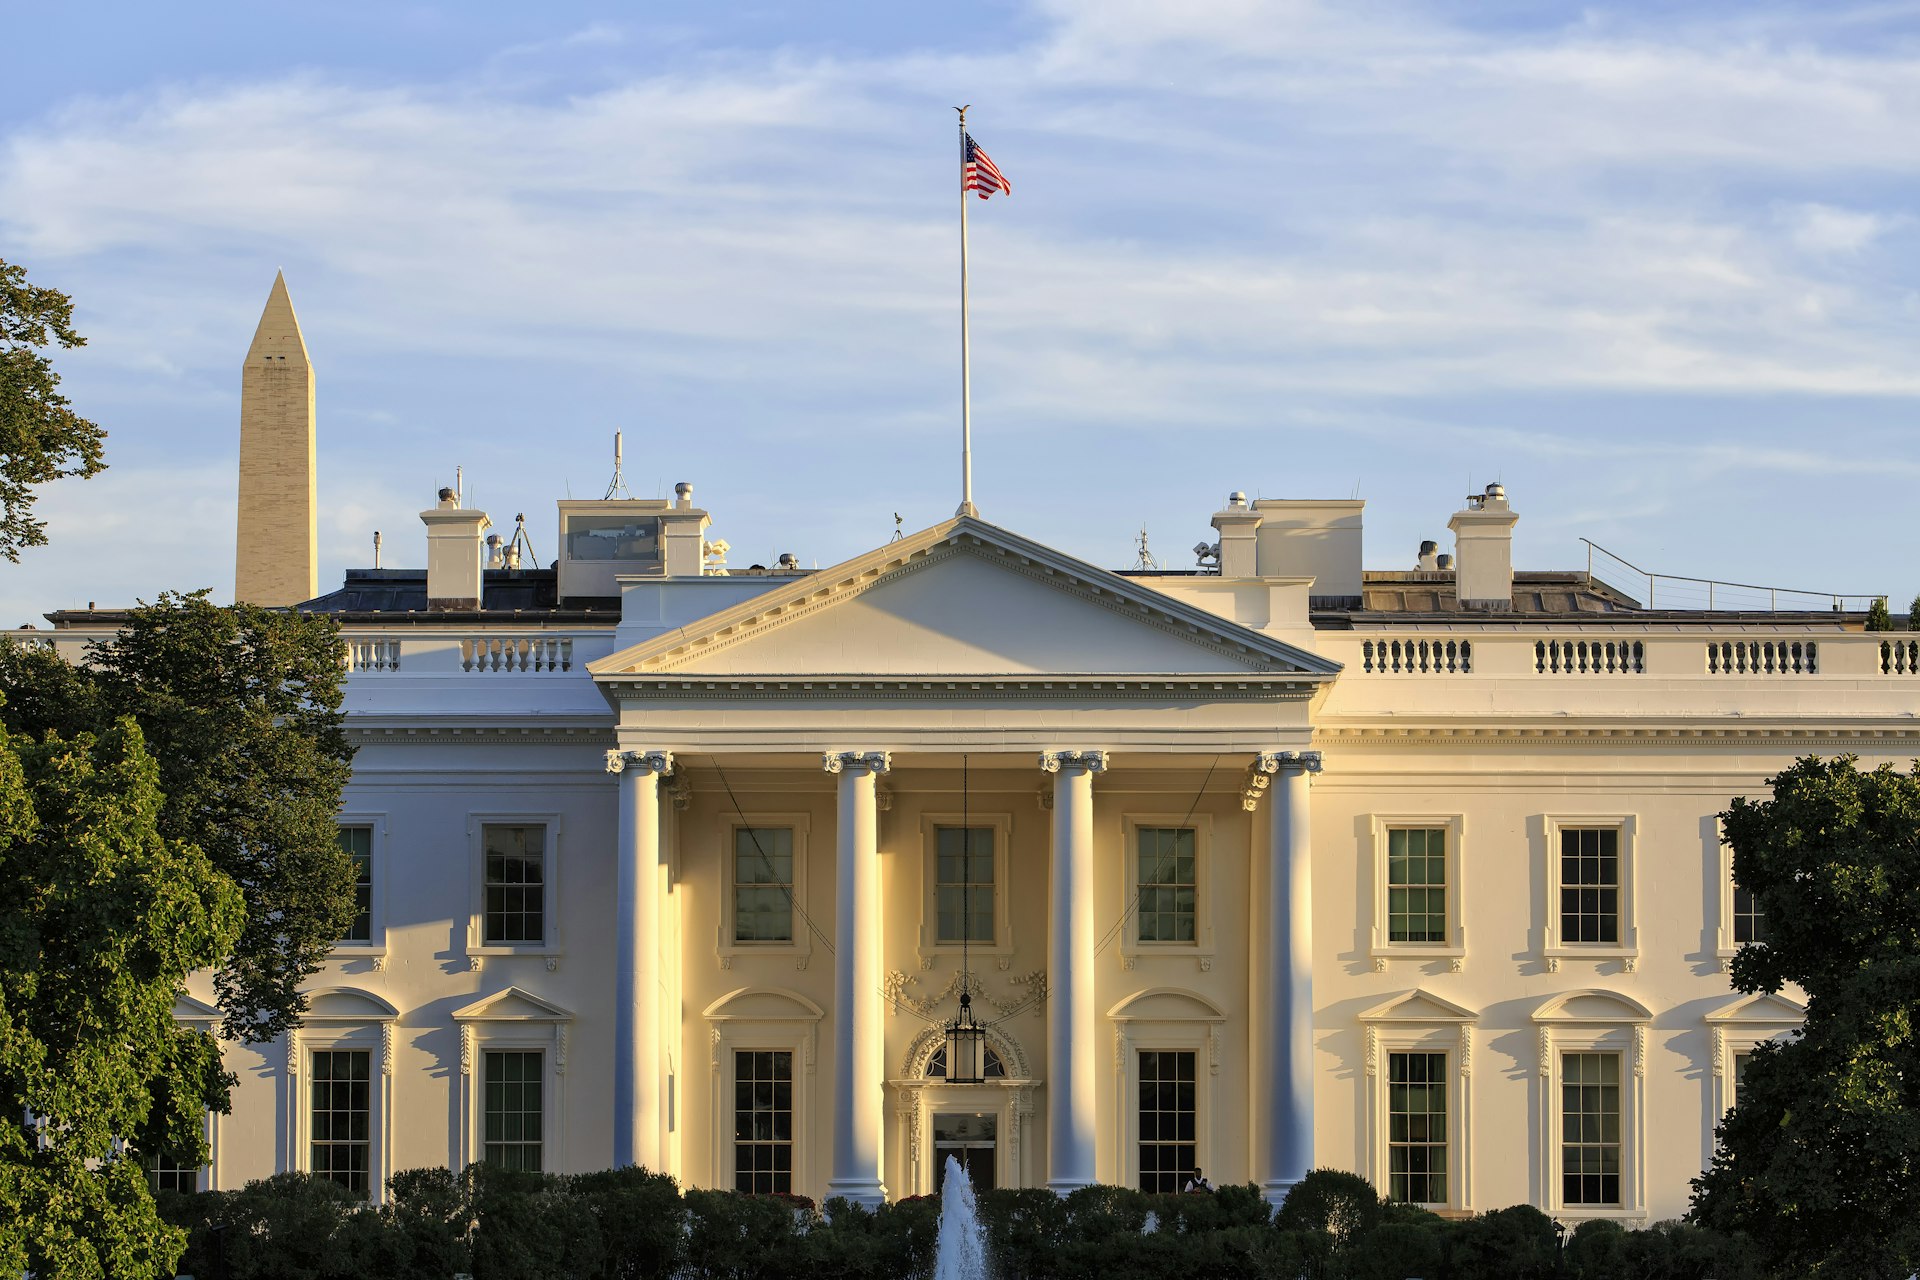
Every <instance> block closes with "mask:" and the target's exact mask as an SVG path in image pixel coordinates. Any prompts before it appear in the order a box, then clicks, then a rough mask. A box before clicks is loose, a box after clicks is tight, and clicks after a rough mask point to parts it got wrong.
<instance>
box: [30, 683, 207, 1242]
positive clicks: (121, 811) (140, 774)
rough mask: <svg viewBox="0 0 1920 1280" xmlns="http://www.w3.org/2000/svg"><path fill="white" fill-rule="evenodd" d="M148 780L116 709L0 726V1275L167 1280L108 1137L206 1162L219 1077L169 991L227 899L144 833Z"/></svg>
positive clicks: (149, 1213) (192, 864)
mask: <svg viewBox="0 0 1920 1280" xmlns="http://www.w3.org/2000/svg"><path fill="white" fill-rule="evenodd" d="M159 776H160V770H159V768H158V766H157V764H156V762H155V761H154V759H153V757H152V756H151V755H150V754H149V753H148V752H147V750H146V747H145V744H144V742H143V740H142V735H141V733H140V730H139V729H138V728H137V727H136V726H135V725H134V724H133V722H132V721H131V720H126V719H122V720H120V721H118V722H116V723H114V724H113V725H111V726H110V727H108V728H107V729H106V730H105V731H104V732H102V733H99V734H97V735H96V734H93V733H86V732H83V733H78V734H75V735H73V736H70V737H67V736H62V735H60V734H56V733H48V734H46V735H45V736H44V737H43V738H41V739H40V740H39V741H33V740H31V739H28V738H25V737H22V736H20V735H16V734H13V733H10V732H8V731H7V729H6V728H5V727H3V726H0V884H4V885H5V886H6V893H5V894H4V895H0V1274H6V1275H19V1274H22V1273H23V1272H30V1273H32V1274H34V1275H38V1276H43V1277H94V1276H157V1275H167V1274H171V1266H172V1262H173V1259H174V1258H175V1257H176V1256H177V1255H178V1254H179V1252H180V1250H181V1248H182V1247H183V1246H184V1245H185V1243H186V1237H185V1234H184V1233H183V1232H181V1231H179V1230H178V1229H176V1228H174V1227H171V1226H169V1225H168V1224H167V1223H165V1222H164V1221H163V1220H162V1219H161V1218H160V1217H159V1215H158V1213H157V1212H156V1211H155V1208H154V1204H153V1200H152V1197H151V1196H150V1195H149V1194H148V1191H147V1183H146V1176H145V1174H144V1172H143V1171H142V1170H141V1168H140V1166H139V1164H138V1163H137V1159H136V1156H135V1155H134V1154H132V1153H131V1152H129V1151H128V1150H127V1146H126V1140H129V1139H131V1140H133V1141H134V1149H135V1150H136V1151H137V1150H138V1149H139V1147H140V1146H142V1145H148V1144H151V1145H152V1146H155V1147H165V1148H168V1149H171V1150H174V1151H177V1152H180V1153H183V1154H185V1155H186V1156H187V1157H188V1158H190V1159H195V1160H204V1159H205V1154H206V1153H205V1141H204V1138H203V1134H202V1128H201V1124H202V1117H203V1116H204V1115H205V1105H206V1100H208V1099H213V1100H216V1101H223V1100H224V1098H225V1094H226V1088H227V1083H228V1081H227V1078H226V1077H225V1075H224V1074H223V1073H222V1071H221V1068H220V1054H219V1048H218V1046H217V1045H216V1044H215V1043H214V1041H213V1040H212V1038H211V1037H210V1036H208V1035H206V1034H205V1033H203V1032H199V1031H192V1030H188V1029H185V1028H182V1027H179V1026H177V1025H176V1024H175V1023H174V1020H173V1001H174V994H175V992H176V991H177V990H179V988H180V986H181V985H182V983H184V981H185V980H186V977H187V975H188V974H189V973H191V972H192V971H194V970H195V969H199V968H203V967H205V966H207V965H210V964H212V963H214V962H215V961H216V960H218V959H219V958H220V956H222V955H223V954H225V953H226V951H227V950H228V949H229V948H230V947H231V946H232V945H233V943H234V940H235V939H236V938H238V937H239V934H240V928H241V902H240V893H239V891H238V889H237V888H236V887H235V885H234V884H233V883H232V881H231V880H229V879H228V878H227V877H226V876H225V875H223V874H221V872H220V871H219V870H218V869H216V868H215V867H214V865H213V863H212V861H211V860H210V859H209V858H208V857H207V855H206V854H205V853H204V852H202V851H201V850H200V849H199V848H197V847H195V846H194V845H193V844H191V843H189V842H187V841H184V840H180V839H176V838H170V837H168V836H166V835H164V834H163V833H162V832H161V830H160V813H161V809H162V806H163V803H164V800H163V797H162V795H161V791H160V785H159ZM156 1099H157V1100H158V1101H157V1102H156Z"/></svg>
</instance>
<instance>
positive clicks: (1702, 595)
mask: <svg viewBox="0 0 1920 1280" xmlns="http://www.w3.org/2000/svg"><path fill="white" fill-rule="evenodd" d="M1580 541H1582V542H1584V543H1586V544H1587V581H1588V582H1589V583H1593V582H1599V583H1603V584H1605V585H1606V586H1609V587H1612V588H1613V589H1614V590H1615V591H1619V592H1622V593H1623V594H1625V595H1627V596H1628V597H1629V598H1630V599H1633V600H1635V601H1636V602H1637V603H1640V604H1641V605H1642V606H1643V607H1644V608H1648V609H1654V608H1661V609H1705V610H1709V611H1718V610H1728V611H1738V612H1744V613H1757V612H1760V611H1762V610H1764V611H1767V612H1770V613H1778V612H1779V611H1781V610H1782V609H1785V610H1787V611H1789V612H1794V613H1810V612H1812V611H1814V610H1816V609H1828V610H1831V611H1832V612H1834V613H1854V612H1862V613H1863V612H1865V611H1866V610H1867V609H1868V608H1870V607H1871V606H1872V604H1873V602H1874V601H1875V600H1885V599H1886V598H1887V597H1886V596H1885V595H1883V594H1881V593H1879V592H1873V593H1871V594H1869V593H1866V592H1858V591H1853V592H1835V591H1802V590H1800V589H1799V588H1797V587H1763V586H1759V585H1756V584H1754V583H1751V582H1722V581H1720V580H1719V579H1716V578H1689V577H1687V576H1686V575H1684V574H1678V573H1650V572H1648V571H1647V570H1645V569H1642V568H1641V567H1640V566H1639V565H1637V564H1634V563H1633V562H1632V561H1631V560H1628V559H1627V558H1626V557H1625V556H1619V555H1615V554H1614V553H1613V552H1611V551H1609V550H1607V549H1606V548H1605V547H1603V546H1601V545H1600V544H1599V543H1597V542H1595V541H1594V540H1593V539H1591V538H1582V539H1580Z"/></svg>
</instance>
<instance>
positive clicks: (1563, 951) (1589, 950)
mask: <svg viewBox="0 0 1920 1280" xmlns="http://www.w3.org/2000/svg"><path fill="white" fill-rule="evenodd" d="M1540 956H1541V958H1542V959H1543V960H1545V961H1546V962H1547V972H1548V973H1558V972H1560V962H1561V961H1563V960H1589V961H1596V962H1604V961H1607V960H1619V961H1621V962H1622V963H1623V964H1624V965H1625V966H1626V971H1627V972H1628V973H1632V972H1633V971H1634V970H1635V969H1637V968H1639V967H1640V948H1639V947H1616V946H1607V945H1602V944H1598V943H1596V944H1593V945H1579V944H1576V945H1570V946H1554V947H1542V948H1541V949H1540Z"/></svg>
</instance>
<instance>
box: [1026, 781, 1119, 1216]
mask: <svg viewBox="0 0 1920 1280" xmlns="http://www.w3.org/2000/svg"><path fill="white" fill-rule="evenodd" d="M1040 767H1041V768H1042V769H1044V770H1046V771H1047V772H1048V773H1051V774H1053V775H1054V777H1053V878H1052V885H1051V897H1052V922H1051V923H1052V928H1051V929H1050V930H1049V931H1048V938H1047V1094H1048V1097H1047V1189H1048V1190H1050V1191H1053V1192H1054V1193H1056V1194H1058V1195H1066V1194H1067V1193H1068V1192H1069V1191H1073V1190H1075V1189H1077V1188H1079V1187H1085V1186H1091V1185H1092V1184H1093V1183H1095V1182H1096V1181H1098V1178H1097V1177H1096V1176H1095V1165H1094V1160H1095V1156H1096V1154H1097V1150H1096V1146H1095V1140H1094V1139H1095V1123H1094V1121H1095V1115H1096V1112H1095V1109H1094V1092H1093V1091H1094V1063H1095V1059H1096V1057H1097V1055H1098V1052H1099V1051H1098V1047H1097V1038H1096V1034H1095V1028H1096V1026H1097V1023H1096V1018H1095V1010H1094V1003H1093V941H1094V939H1093V775H1094V774H1096V773H1100V772H1102V771H1103V770H1105V769H1106V767H1107V753H1106V752H1104V751H1048V752H1044V753H1042V754H1041V756H1040Z"/></svg>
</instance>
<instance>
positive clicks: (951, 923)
mask: <svg viewBox="0 0 1920 1280" xmlns="http://www.w3.org/2000/svg"><path fill="white" fill-rule="evenodd" d="M933 836H934V864H935V870H934V882H933V904H934V917H935V930H936V932H935V941H937V942H959V941H961V940H962V939H963V938H964V939H965V940H966V941H968V942H992V941H993V940H994V938H993V828H992V827H935V828H934V829H933Z"/></svg>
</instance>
